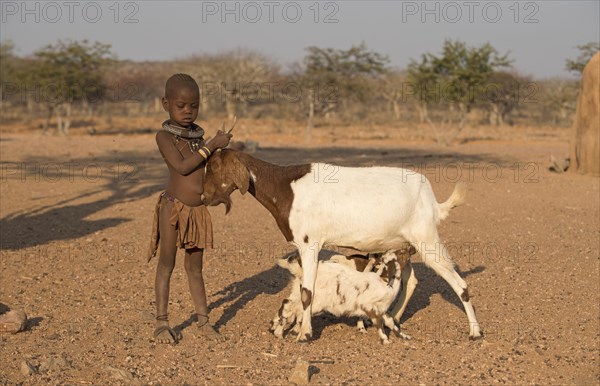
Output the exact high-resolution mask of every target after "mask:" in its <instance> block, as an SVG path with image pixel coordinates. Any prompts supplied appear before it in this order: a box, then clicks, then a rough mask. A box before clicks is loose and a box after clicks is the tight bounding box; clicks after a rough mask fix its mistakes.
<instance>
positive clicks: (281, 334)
mask: <svg viewBox="0 0 600 386" xmlns="http://www.w3.org/2000/svg"><path fill="white" fill-rule="evenodd" d="M273 335H275V336H276V337H277V338H279V339H283V331H277V330H275V331H274V332H273Z"/></svg>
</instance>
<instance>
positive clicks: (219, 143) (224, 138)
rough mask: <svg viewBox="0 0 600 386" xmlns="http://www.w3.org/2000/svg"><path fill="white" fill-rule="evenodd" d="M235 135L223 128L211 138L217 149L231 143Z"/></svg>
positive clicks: (213, 145) (212, 144)
mask: <svg viewBox="0 0 600 386" xmlns="http://www.w3.org/2000/svg"><path fill="white" fill-rule="evenodd" d="M231 137H233V134H228V133H226V132H224V131H222V130H219V131H217V135H215V137H214V138H213V139H211V140H210V144H211V146H212V147H213V148H214V149H215V150H216V149H222V148H224V147H227V145H229V141H230V140H231Z"/></svg>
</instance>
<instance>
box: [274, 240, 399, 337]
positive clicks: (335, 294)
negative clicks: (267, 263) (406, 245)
mask: <svg viewBox="0 0 600 386" xmlns="http://www.w3.org/2000/svg"><path fill="white" fill-rule="evenodd" d="M381 261H382V263H383V264H384V265H385V266H386V268H387V271H388V273H389V275H390V280H389V281H386V280H383V279H382V278H381V277H380V276H379V274H377V273H375V272H360V271H357V270H355V269H353V268H351V267H349V266H347V265H345V264H340V263H336V262H334V261H319V264H318V268H317V280H316V282H315V292H314V296H313V298H312V313H313V315H317V314H319V313H321V312H329V313H331V314H333V315H335V316H358V317H361V318H363V317H364V318H369V319H371V320H372V321H373V323H374V324H375V326H376V327H377V332H378V334H379V337H380V339H381V342H382V343H384V344H387V343H389V339H388V337H387V335H386V334H385V332H384V330H383V325H384V323H385V325H386V326H387V327H388V328H389V329H391V330H392V331H394V332H395V333H396V334H397V335H399V334H400V331H399V329H398V327H396V325H395V324H394V321H393V320H392V318H391V317H389V316H387V314H386V312H387V310H388V309H389V308H390V305H391V304H392V302H393V301H394V299H396V297H397V296H398V293H399V292H400V287H401V286H402V282H401V280H400V264H399V263H398V259H397V257H396V253H394V252H387V253H385V254H384V255H383V256H382V257H381ZM277 265H279V266H280V267H282V268H285V269H287V270H288V271H290V273H292V275H293V276H294V279H293V281H292V292H291V294H290V296H288V298H287V299H284V300H283V302H282V303H281V308H280V309H279V312H278V315H277V316H276V317H275V318H274V319H273V321H272V322H271V329H272V330H273V332H274V334H275V336H277V337H280V338H281V337H283V330H284V329H285V327H286V325H287V323H288V322H289V323H294V322H296V323H300V322H301V320H302V313H303V309H302V301H301V297H302V294H301V290H300V288H301V282H302V276H303V271H302V267H301V265H300V261H299V259H298V256H297V255H291V256H290V257H289V258H287V259H286V258H283V259H279V260H278V261H277ZM297 325H298V324H297Z"/></svg>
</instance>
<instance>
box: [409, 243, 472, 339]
mask: <svg viewBox="0 0 600 386" xmlns="http://www.w3.org/2000/svg"><path fill="white" fill-rule="evenodd" d="M412 244H413V245H414V246H415V247H416V248H417V250H418V251H419V253H420V254H421V259H422V260H423V262H424V263H425V265H427V266H428V267H430V268H432V269H433V270H434V271H435V272H436V273H437V274H438V275H440V276H441V277H442V278H443V279H444V280H446V282H447V283H448V284H450V286H451V287H452V289H453V290H454V292H456V294H457V295H458V297H459V298H460V300H461V302H462V304H463V307H464V308H465V312H466V314H467V318H468V319H469V338H470V339H478V338H480V337H481V330H480V327H479V322H477V317H476V316H475V310H474V309H473V305H472V304H471V301H470V300H469V290H468V289H467V283H466V282H465V281H464V280H463V278H462V277H460V275H459V274H458V273H457V272H456V270H455V269H454V263H453V262H452V259H451V258H450V255H449V254H448V250H447V249H446V247H445V246H444V244H442V243H441V242H440V240H439V238H437V237H436V238H435V240H432V242H423V243H419V242H413V243H412Z"/></svg>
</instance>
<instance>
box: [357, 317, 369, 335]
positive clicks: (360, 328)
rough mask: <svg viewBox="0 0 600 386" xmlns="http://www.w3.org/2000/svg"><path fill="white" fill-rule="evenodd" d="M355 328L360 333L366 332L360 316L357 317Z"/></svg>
mask: <svg viewBox="0 0 600 386" xmlns="http://www.w3.org/2000/svg"><path fill="white" fill-rule="evenodd" d="M356 328H358V332H360V333H361V334H366V333H367V329H366V328H365V321H364V319H363V318H362V317H360V318H358V322H356Z"/></svg>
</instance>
